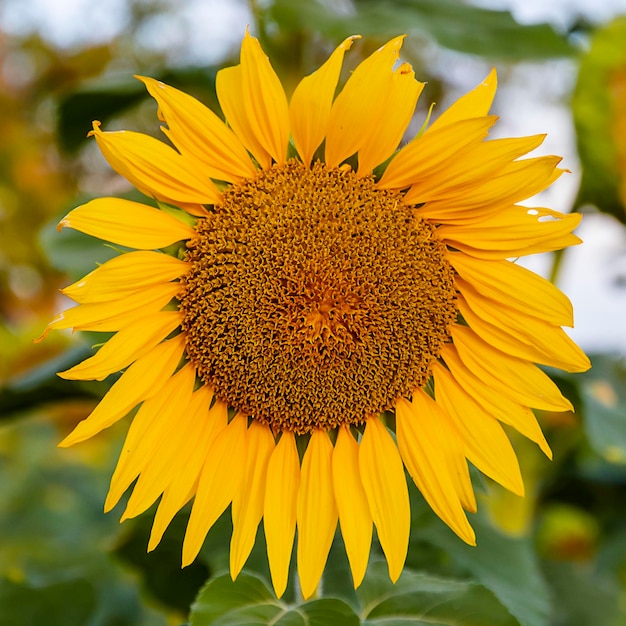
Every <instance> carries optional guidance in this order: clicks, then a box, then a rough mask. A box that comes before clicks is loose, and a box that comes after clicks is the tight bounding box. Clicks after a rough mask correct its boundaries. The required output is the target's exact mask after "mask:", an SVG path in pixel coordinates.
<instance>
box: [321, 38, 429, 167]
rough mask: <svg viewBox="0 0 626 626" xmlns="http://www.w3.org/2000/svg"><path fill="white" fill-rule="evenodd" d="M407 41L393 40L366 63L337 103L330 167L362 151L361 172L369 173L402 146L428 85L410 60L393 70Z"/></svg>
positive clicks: (331, 118) (330, 134)
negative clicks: (403, 136) (420, 78)
mask: <svg viewBox="0 0 626 626" xmlns="http://www.w3.org/2000/svg"><path fill="white" fill-rule="evenodd" d="M403 39H404V37H396V38H395V39H392V40H391V41H390V42H388V43H387V44H385V45H384V46H382V47H381V48H379V49H378V50H377V51H376V52H374V53H373V54H372V55H371V56H369V57H368V58H367V59H365V60H364V61H362V62H361V64H360V65H359V66H358V67H357V68H356V69H355V70H354V72H353V74H352V76H351V77H350V78H349V79H348V81H347V83H346V85H345V86H344V88H343V89H342V91H341V93H340V94H339V95H338V96H337V98H336V100H335V101H334V103H333V105H332V108H331V110H330V116H329V120H328V132H327V136H326V156H325V161H326V164H327V166H328V167H336V166H338V165H339V164H340V163H341V162H342V161H343V160H344V159H346V158H348V157H349V156H351V155H353V154H355V153H356V152H358V153H359V173H361V174H367V173H369V172H371V170H372V168H373V167H375V166H376V165H378V164H379V163H382V162H383V161H384V160H386V159H387V158H388V157H389V156H391V153H392V152H393V151H394V150H395V149H396V147H397V146H398V143H399V142H400V139H401V138H402V135H403V134H404V131H405V130H406V127H407V126H408V124H409V121H410V120H411V116H412V114H413V110H414V108H415V103H416V102H417V98H418V96H419V94H420V92H421V90H422V88H423V83H418V82H417V81H416V80H415V77H414V74H413V70H412V69H411V68H410V66H409V65H408V64H406V63H403V64H401V65H400V66H399V67H397V68H395V69H394V64H395V62H396V61H397V60H398V58H399V56H400V48H401V46H402V40H403Z"/></svg>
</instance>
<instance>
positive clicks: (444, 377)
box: [432, 363, 524, 496]
mask: <svg viewBox="0 0 626 626" xmlns="http://www.w3.org/2000/svg"><path fill="white" fill-rule="evenodd" d="M432 371H433V377H434V379H435V396H436V400H437V404H438V405H439V406H441V407H442V408H443V409H444V411H445V412H446V413H447V414H448V415H449V416H450V418H451V419H452V423H453V424H454V426H455V427H456V430H457V432H458V434H459V436H460V438H461V441H462V442H463V444H464V447H465V456H467V458H468V459H469V460H470V461H471V462H472V463H473V464H474V465H475V466H476V467H477V468H478V469H479V470H480V471H481V472H483V473H484V474H487V476H490V477H491V478H493V479H494V480H495V481H497V482H499V483H500V484H501V485H502V486H503V487H506V488H507V489H508V490H509V491H512V492H513V493H516V494H517V495H519V496H523V495H524V483H523V482H522V475H521V473H520V469H519V464H518V462H517V457H516V456H515V452H514V451H513V447H512V446H511V442H510V441H509V439H508V437H507V436H506V434H505V433H504V431H503V430H502V426H500V424H499V422H498V421H497V420H496V419H494V418H493V417H491V415H489V414H488V413H487V412H486V411H484V410H483V408H482V407H481V406H480V405H479V404H478V403H477V402H475V401H474V400H473V398H471V397H470V396H469V395H468V394H467V392H466V391H465V390H464V389H463V388H462V387H460V386H459V385H458V384H457V382H456V381H455V380H454V378H452V375H451V374H450V372H448V370H446V369H445V368H444V367H442V366H441V365H440V364H439V363H435V365H434V366H433V370H432Z"/></svg>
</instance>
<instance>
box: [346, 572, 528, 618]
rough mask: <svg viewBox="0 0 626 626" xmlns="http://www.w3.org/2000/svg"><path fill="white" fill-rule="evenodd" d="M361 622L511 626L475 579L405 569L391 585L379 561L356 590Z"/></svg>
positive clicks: (489, 593)
mask: <svg viewBox="0 0 626 626" xmlns="http://www.w3.org/2000/svg"><path fill="white" fill-rule="evenodd" d="M357 594H358V596H359V599H360V601H361V606H362V609H361V615H362V619H363V620H364V621H363V622H362V623H363V624H366V625H367V626H375V625H378V624H380V625H381V626H382V625H384V624H394V625H397V626H401V625H404V624H406V625H409V624H411V625H413V626H420V625H423V626H427V625H428V624H433V623H435V624H442V625H444V624H446V625H450V626H485V624H489V626H514V625H516V624H517V622H516V621H515V620H514V619H513V618H512V617H511V615H510V614H509V613H508V611H507V610H506V609H505V608H504V607H503V606H502V605H501V604H500V603H499V602H498V601H497V600H496V598H495V597H494V596H493V594H492V593H491V592H490V591H488V590H487V589H485V587H483V586H482V585H479V584H478V583H475V582H470V581H462V580H450V579H445V578H436V577H433V576H429V575H427V574H421V573H418V572H413V571H410V570H407V569H405V570H404V572H403V573H402V575H401V576H400V579H399V580H398V582H397V583H396V584H395V585H394V584H393V583H392V582H391V581H390V580H389V575H388V573H387V566H386V564H385V563H384V562H382V561H376V562H373V563H371V564H370V567H369V569H368V571H367V575H366V576H365V580H364V581H363V584H362V585H361V586H360V587H359V589H357Z"/></svg>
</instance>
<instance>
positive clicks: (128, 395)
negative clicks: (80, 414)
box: [59, 334, 185, 448]
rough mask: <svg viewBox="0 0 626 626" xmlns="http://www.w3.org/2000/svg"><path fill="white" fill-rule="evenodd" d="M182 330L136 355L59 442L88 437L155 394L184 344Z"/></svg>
mask: <svg viewBox="0 0 626 626" xmlns="http://www.w3.org/2000/svg"><path fill="white" fill-rule="evenodd" d="M184 338H185V336H184V335H183V334H181V335H177V336H176V337H174V338H172V339H169V340H168V341H164V342H163V343H160V344H159V345H158V346H156V347H155V348H153V349H152V350H150V352H148V353H147V354H146V355H145V356H143V357H141V358H140V359H137V361H135V362H134V363H133V364H132V365H131V366H130V367H129V368H128V369H127V370H126V371H125V372H124V373H123V374H122V376H120V378H119V379H118V380H117V381H116V382H115V383H114V385H113V386H112V387H111V389H109V391H108V392H107V394H106V395H105V396H104V398H102V400H101V401H100V403H99V404H98V406H97V407H96V408H95V409H94V410H93V411H92V412H91V414H90V415H89V417H87V418H86V419H84V420H82V421H81V422H79V423H78V425H77V426H76V428H75V429H74V430H73V431H72V432H71V433H70V434H69V435H68V436H67V437H66V438H65V439H64V440H63V441H62V442H61V443H60V444H59V446H60V447H63V448H64V447H67V446H72V445H74V444H75V443H79V442H80V441H84V440H85V439H89V438H90V437H93V436H94V435H96V434H98V433H99V432H100V431H101V430H103V429H104V428H108V427H109V426H111V424H114V423H115V422H116V421H117V420H119V419H120V418H122V417H124V416H125V415H126V414H127V413H128V412H129V411H130V410H131V409H132V408H133V407H134V406H136V405H137V404H139V403H140V402H142V401H143V400H146V399H147V398H150V397H152V396H153V395H155V394H156V393H158V392H159V390H160V389H161V387H162V386H163V385H164V384H165V382H166V381H167V380H168V379H169V378H170V376H171V375H172V373H173V372H174V370H175V369H176V367H177V365H178V364H179V363H180V359H181V358H182V356H183V349H184V347H185V341H184Z"/></svg>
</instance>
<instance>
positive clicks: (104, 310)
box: [34, 283, 180, 343]
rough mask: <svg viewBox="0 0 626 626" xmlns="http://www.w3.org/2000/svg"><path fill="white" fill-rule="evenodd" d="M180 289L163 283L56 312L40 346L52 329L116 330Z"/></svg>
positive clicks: (153, 310)
mask: <svg viewBox="0 0 626 626" xmlns="http://www.w3.org/2000/svg"><path fill="white" fill-rule="evenodd" d="M179 290H180V285H179V284H178V283H165V284H164V285H156V286H154V287H149V288H148V289H145V290H143V291H140V292H137V293H133V294H131V295H129V296H126V297H125V298H123V299H121V300H116V301H113V302H97V303H95V304H80V305H78V306H75V307H72V308H71V309H67V310H65V311H62V312H61V313H59V314H58V315H57V316H56V317H55V318H54V319H53V320H52V321H51V322H50V323H49V324H48V326H47V327H46V330H44V332H43V333H42V335H41V337H38V338H37V339H35V340H34V341H35V343H39V342H40V341H41V340H43V339H45V338H46V336H47V334H48V332H49V331H51V330H54V329H63V328H73V329H74V330H93V331H100V332H114V331H118V330H120V329H121V328H123V327H124V326H126V325H128V324H129V323H131V322H133V321H135V320H136V319H139V318H141V317H144V316H145V315H149V314H151V313H157V312H158V311H160V310H161V309H162V308H163V307H164V306H165V305H166V304H167V303H168V302H170V300H171V299H172V298H173V297H174V296H176V294H177V293H178V292H179Z"/></svg>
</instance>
